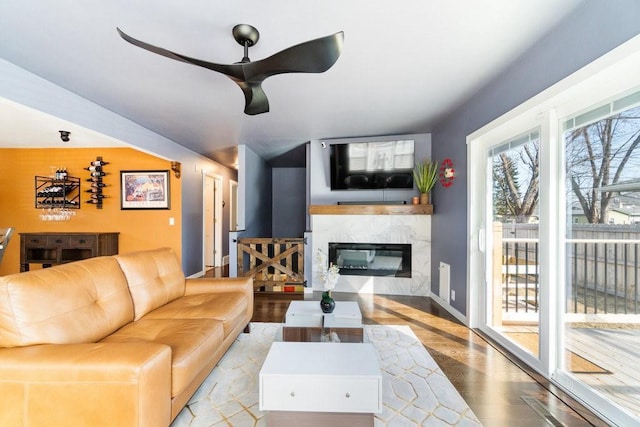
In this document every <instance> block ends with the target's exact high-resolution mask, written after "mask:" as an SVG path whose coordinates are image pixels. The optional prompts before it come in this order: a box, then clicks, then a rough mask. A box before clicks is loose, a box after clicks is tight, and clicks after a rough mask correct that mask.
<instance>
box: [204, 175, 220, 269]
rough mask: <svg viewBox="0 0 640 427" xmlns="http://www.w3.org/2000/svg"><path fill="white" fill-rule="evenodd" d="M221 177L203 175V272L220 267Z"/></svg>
mask: <svg viewBox="0 0 640 427" xmlns="http://www.w3.org/2000/svg"><path fill="white" fill-rule="evenodd" d="M222 200H223V199H222V177H221V176H219V175H214V174H207V173H203V212H202V213H203V215H202V217H203V222H204V224H203V226H202V229H203V233H204V237H203V250H202V253H203V270H204V271H205V272H206V271H208V270H210V269H212V268H216V267H221V266H222V203H223V201H222Z"/></svg>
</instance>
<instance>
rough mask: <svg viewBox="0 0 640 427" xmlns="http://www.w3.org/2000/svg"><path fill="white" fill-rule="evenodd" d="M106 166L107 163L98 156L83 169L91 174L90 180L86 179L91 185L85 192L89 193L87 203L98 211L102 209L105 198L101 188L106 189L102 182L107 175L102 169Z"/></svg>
mask: <svg viewBox="0 0 640 427" xmlns="http://www.w3.org/2000/svg"><path fill="white" fill-rule="evenodd" d="M108 164H109V163H107V162H105V161H104V160H103V159H102V157H100V156H98V157H96V159H95V160H94V161H92V162H91V163H90V164H89V167H86V168H84V169H85V170H88V171H89V172H90V174H91V176H90V178H89V179H87V181H88V182H90V183H91V185H90V188H89V189H88V190H87V193H90V196H89V200H87V203H90V204H92V205H95V206H96V208H98V209H102V201H103V199H104V198H105V197H107V196H106V195H105V194H104V193H103V188H104V187H106V186H107V184H105V183H104V182H102V178H103V177H104V176H106V175H107V173H106V172H105V171H104V167H105V165H108Z"/></svg>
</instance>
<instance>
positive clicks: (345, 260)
mask: <svg viewBox="0 0 640 427" xmlns="http://www.w3.org/2000/svg"><path fill="white" fill-rule="evenodd" d="M329 262H331V263H333V264H335V265H337V266H338V267H339V268H340V274H344V275H352V276H385V277H388V276H391V277H411V245H410V244H399V243H338V242H330V243H329Z"/></svg>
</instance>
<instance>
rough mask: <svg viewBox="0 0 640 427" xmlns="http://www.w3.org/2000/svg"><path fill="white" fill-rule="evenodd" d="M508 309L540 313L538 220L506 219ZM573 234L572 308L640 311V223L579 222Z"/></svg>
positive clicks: (503, 247) (569, 301) (570, 243)
mask: <svg viewBox="0 0 640 427" xmlns="http://www.w3.org/2000/svg"><path fill="white" fill-rule="evenodd" d="M501 226H502V232H501V233H500V234H501V235H502V241H501V242H500V246H501V251H502V272H501V275H500V280H501V281H502V283H501V289H502V309H503V311H505V312H507V313H513V312H515V313H521V312H523V313H537V311H538V309H539V304H538V301H539V286H538V277H539V262H538V238H537V237H538V236H537V234H538V232H537V230H538V226H537V224H503V225H501ZM571 236H572V238H571V239H567V240H566V242H567V247H566V256H567V263H566V265H567V270H566V273H567V280H566V283H567V293H566V297H567V306H566V310H567V313H580V314H640V311H639V310H640V307H639V304H638V298H639V297H640V295H638V294H639V289H638V286H639V281H640V264H639V262H640V254H639V250H640V227H638V226H611V225H606V224H597V225H579V226H576V225H574V226H573V227H572V229H571Z"/></svg>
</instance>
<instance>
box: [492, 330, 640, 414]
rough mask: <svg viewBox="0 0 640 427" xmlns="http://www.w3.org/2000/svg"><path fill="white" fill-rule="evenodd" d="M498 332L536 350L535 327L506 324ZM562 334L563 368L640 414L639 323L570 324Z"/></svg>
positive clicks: (604, 394) (597, 390) (533, 350)
mask: <svg viewBox="0 0 640 427" xmlns="http://www.w3.org/2000/svg"><path fill="white" fill-rule="evenodd" d="M502 332H503V333H504V334H505V335H506V336H507V337H509V338H510V339H511V340H513V341H514V342H516V343H518V344H519V345H520V346H522V347H524V348H526V349H527V350H529V351H531V352H532V353H533V354H536V355H537V354H538V333H537V327H535V326H507V327H505V328H504V329H503V330H502ZM566 337H567V345H566V348H567V352H566V355H565V356H566V357H565V363H566V365H565V366H566V370H567V371H569V372H571V374H572V375H574V376H575V377H576V378H577V379H579V380H580V381H582V382H584V383H585V384H586V385H588V386H590V387H592V388H593V389H594V390H595V391H596V392H598V393H600V394H602V395H603V396H606V397H607V398H609V399H610V400H611V401H613V402H615V403H616V404H618V405H620V406H622V407H624V408H626V409H628V410H629V411H630V412H633V413H634V414H637V415H638V416H640V370H638V355H639V354H640V327H631V326H627V327H624V326H620V327H612V328H602V327H597V328H596V327H574V328H569V329H567V331H566Z"/></svg>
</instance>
